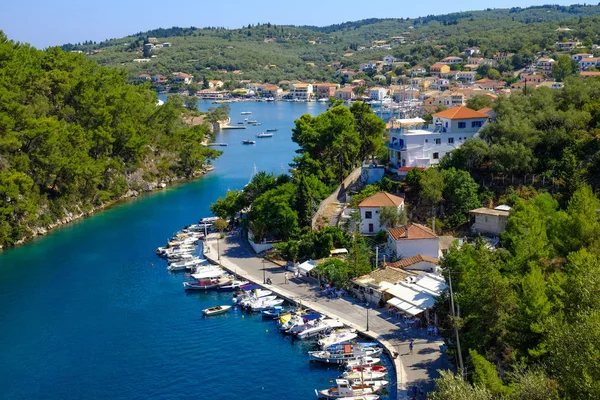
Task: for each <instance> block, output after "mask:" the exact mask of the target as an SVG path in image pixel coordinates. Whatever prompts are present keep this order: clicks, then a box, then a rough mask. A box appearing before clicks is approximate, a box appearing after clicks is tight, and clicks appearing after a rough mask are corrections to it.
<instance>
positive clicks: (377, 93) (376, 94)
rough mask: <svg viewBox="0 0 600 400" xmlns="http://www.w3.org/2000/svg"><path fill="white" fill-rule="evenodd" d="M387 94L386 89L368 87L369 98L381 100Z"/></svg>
mask: <svg viewBox="0 0 600 400" xmlns="http://www.w3.org/2000/svg"><path fill="white" fill-rule="evenodd" d="M386 95H387V89H385V88H382V87H374V88H371V89H369V97H370V98H371V100H376V101H381V100H383V99H384V98H385V96H386Z"/></svg>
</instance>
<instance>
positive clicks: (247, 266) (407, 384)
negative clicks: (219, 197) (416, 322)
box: [205, 234, 450, 400]
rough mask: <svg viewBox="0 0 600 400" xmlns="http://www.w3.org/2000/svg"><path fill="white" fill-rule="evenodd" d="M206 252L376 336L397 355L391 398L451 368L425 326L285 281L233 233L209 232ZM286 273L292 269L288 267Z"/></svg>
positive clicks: (426, 383)
mask: <svg viewBox="0 0 600 400" xmlns="http://www.w3.org/2000/svg"><path fill="white" fill-rule="evenodd" d="M205 254H206V257H207V258H209V259H210V260H211V261H213V262H217V263H219V262H220V264H221V265H222V266H223V267H224V268H226V269H228V270H230V271H231V272H234V273H236V274H237V275H239V276H240V277H244V278H245V279H248V280H251V281H253V282H256V283H261V284H262V282H263V281H264V278H266V277H269V278H271V280H272V282H273V284H272V285H263V286H265V287H267V288H269V289H270V290H272V291H273V292H275V293H277V294H278V295H280V296H282V297H285V298H287V299H289V300H292V301H294V302H296V303H299V302H302V305H303V306H306V307H308V308H311V309H313V310H315V311H317V312H319V313H322V314H325V315H328V316H329V317H332V318H336V319H339V320H340V321H341V322H343V323H344V324H346V325H348V326H350V327H353V328H355V329H357V330H358V331H360V332H361V333H363V334H364V335H365V336H368V337H372V338H374V339H377V340H379V341H380V342H381V343H382V344H383V345H384V346H385V347H386V348H387V350H388V351H389V352H390V353H391V354H392V355H393V354H394V353H397V354H398V356H397V357H395V358H393V357H392V361H393V362H394V363H395V366H396V373H397V374H396V379H395V380H394V379H390V381H391V382H392V383H393V384H394V385H393V386H392V389H391V390H390V392H391V394H392V398H394V396H393V393H394V392H396V393H397V396H395V398H397V399H399V400H403V399H408V398H410V396H409V393H412V392H411V388H412V386H413V385H415V384H416V385H417V386H419V385H422V386H423V389H424V390H425V391H426V392H428V391H430V390H432V389H433V379H435V378H436V377H437V376H439V373H438V372H437V371H438V370H439V369H447V368H450V363H449V362H448V360H447V359H446V357H445V356H444V355H443V354H442V353H441V352H440V346H441V345H442V344H443V341H442V338H441V337H431V336H427V334H426V332H425V330H424V329H414V328H407V327H402V326H401V325H400V323H399V322H398V321H396V320H393V319H392V318H390V317H389V316H388V315H387V312H386V309H377V308H370V309H369V311H368V325H369V329H368V331H367V329H366V328H367V308H366V307H365V305H364V304H360V303H359V302H358V301H357V300H356V299H354V298H352V297H349V296H346V297H344V298H339V299H329V298H327V297H325V296H322V295H321V290H320V289H319V287H318V286H317V285H316V284H315V283H314V282H310V281H308V280H306V279H304V278H293V277H292V278H290V279H289V284H285V283H284V280H285V278H284V273H285V272H286V271H285V269H284V268H282V267H281V266H279V265H277V264H274V263H272V262H270V261H268V260H266V259H263V258H260V257H258V256H256V255H255V253H254V251H253V250H252V248H251V247H250V246H249V245H248V244H247V243H246V242H245V241H243V240H242V239H241V238H240V237H238V236H227V237H226V238H225V239H222V240H218V241H217V235H215V234H213V235H210V238H209V240H207V241H206V242H205ZM288 276H291V273H289V272H288ZM410 339H413V340H414V349H413V354H409V346H408V344H409V341H410Z"/></svg>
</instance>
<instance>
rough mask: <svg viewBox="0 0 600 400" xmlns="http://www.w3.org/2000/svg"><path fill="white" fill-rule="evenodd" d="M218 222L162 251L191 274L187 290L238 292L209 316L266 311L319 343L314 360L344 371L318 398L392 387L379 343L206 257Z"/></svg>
mask: <svg viewBox="0 0 600 400" xmlns="http://www.w3.org/2000/svg"><path fill="white" fill-rule="evenodd" d="M213 222H214V218H204V219H201V220H200V221H199V223H198V224H195V225H190V226H187V227H185V228H184V229H182V230H181V231H179V232H178V233H177V234H175V236H174V237H173V238H171V239H170V240H169V241H168V243H167V246H165V247H159V248H158V249H157V250H156V252H157V254H158V255H159V256H161V257H164V258H166V259H167V261H168V267H167V268H168V269H169V271H187V272H189V274H190V277H191V279H190V280H189V281H187V282H184V284H183V286H184V288H185V290H204V291H206V290H217V291H231V292H233V298H232V302H233V304H232V305H218V306H215V307H211V308H207V309H205V310H203V313H204V314H205V315H206V316H210V315H218V314H224V313H227V312H229V310H230V309H231V308H232V307H240V308H241V309H242V310H244V311H246V312H252V313H259V312H260V313H261V314H262V317H263V319H272V320H275V321H276V322H277V326H278V328H279V330H280V331H281V332H282V333H284V334H289V335H293V336H294V338H296V339H300V340H304V341H307V340H313V341H315V343H316V347H317V349H315V350H312V351H309V352H308V359H309V361H310V362H315V363H324V364H335V365H339V366H342V367H344V372H343V373H341V375H340V376H339V377H338V378H337V379H335V386H333V387H329V388H326V389H321V390H315V391H316V394H317V396H318V397H321V398H327V399H342V400H350V399H355V400H359V399H360V400H376V399H378V398H379V394H380V393H381V391H382V390H383V389H384V388H385V387H386V386H387V385H388V381H387V380H386V377H387V369H386V367H384V366H382V365H380V362H381V359H380V356H381V353H382V351H383V349H382V348H381V347H380V346H379V345H378V344H377V343H365V342H360V341H358V337H357V334H356V331H355V330H354V329H349V328H346V327H344V325H343V324H342V323H341V322H339V321H337V320H335V319H331V318H327V317H325V316H323V315H321V314H319V313H315V312H311V311H308V310H303V309H302V308H301V307H300V308H299V309H295V308H292V307H288V306H286V305H284V300H283V299H281V298H279V297H277V296H276V295H274V294H273V292H272V291H271V290H267V289H263V288H261V287H260V286H259V285H255V284H252V283H250V282H248V281H243V280H239V279H237V278H236V277H235V276H233V275H231V274H229V273H227V272H226V271H225V270H223V269H222V268H221V267H220V266H217V265H212V264H210V263H209V262H208V260H206V259H205V258H203V257H202V256H201V254H202V249H201V242H202V240H203V239H204V238H205V237H206V235H207V234H208V232H210V231H212V223H213Z"/></svg>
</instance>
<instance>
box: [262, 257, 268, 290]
mask: <svg viewBox="0 0 600 400" xmlns="http://www.w3.org/2000/svg"><path fill="white" fill-rule="evenodd" d="M262 265H263V267H262V270H263V284H266V283H267V277H266V276H265V259H264V258H263V259H262Z"/></svg>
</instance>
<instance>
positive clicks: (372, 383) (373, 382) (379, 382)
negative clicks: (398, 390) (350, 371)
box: [348, 378, 389, 387]
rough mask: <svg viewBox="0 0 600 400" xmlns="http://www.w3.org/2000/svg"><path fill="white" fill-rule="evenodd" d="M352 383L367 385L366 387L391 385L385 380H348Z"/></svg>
mask: <svg viewBox="0 0 600 400" xmlns="http://www.w3.org/2000/svg"><path fill="white" fill-rule="evenodd" d="M348 380H349V381H350V383H351V384H353V385H366V386H373V387H375V386H387V384H388V383H389V382H388V381H386V380H384V379H369V380H366V379H361V378H358V379H348Z"/></svg>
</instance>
